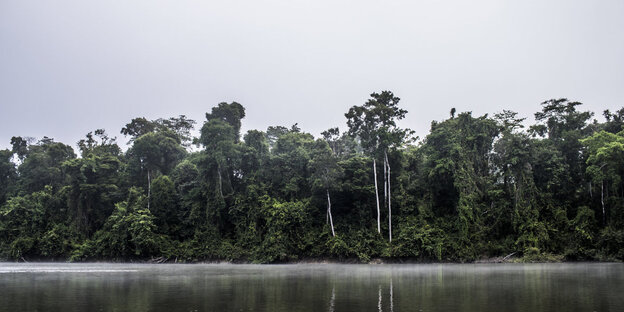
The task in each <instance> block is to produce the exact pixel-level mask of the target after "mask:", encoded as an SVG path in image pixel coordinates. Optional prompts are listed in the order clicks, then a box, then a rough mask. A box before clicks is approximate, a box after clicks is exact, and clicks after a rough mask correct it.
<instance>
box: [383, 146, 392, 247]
mask: <svg viewBox="0 0 624 312" xmlns="http://www.w3.org/2000/svg"><path fill="white" fill-rule="evenodd" d="M384 156H385V162H386V166H387V167H388V237H389V240H390V241H392V196H391V188H390V162H389V161H388V153H387V152H384Z"/></svg>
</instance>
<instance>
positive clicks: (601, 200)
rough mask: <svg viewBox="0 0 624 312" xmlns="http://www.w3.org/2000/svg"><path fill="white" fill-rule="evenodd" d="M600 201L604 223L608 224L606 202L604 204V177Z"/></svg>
mask: <svg viewBox="0 0 624 312" xmlns="http://www.w3.org/2000/svg"><path fill="white" fill-rule="evenodd" d="M600 203H601V204H602V225H605V224H606V220H607V218H606V216H605V204H604V179H603V180H602V181H600Z"/></svg>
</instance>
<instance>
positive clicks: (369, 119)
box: [345, 91, 411, 241]
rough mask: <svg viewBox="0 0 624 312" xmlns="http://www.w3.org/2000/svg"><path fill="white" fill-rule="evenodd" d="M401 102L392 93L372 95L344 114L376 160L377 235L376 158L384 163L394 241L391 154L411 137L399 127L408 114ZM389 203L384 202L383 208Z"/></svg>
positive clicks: (365, 148)
mask: <svg viewBox="0 0 624 312" xmlns="http://www.w3.org/2000/svg"><path fill="white" fill-rule="evenodd" d="M399 101H400V99H399V98H398V97H396V96H394V94H393V93H392V92H390V91H382V92H381V93H372V94H371V99H369V100H368V101H367V102H366V103H364V105H362V106H353V107H351V108H350V109H349V112H347V113H346V114H345V117H347V125H348V126H349V134H350V135H352V136H354V137H357V138H359V140H360V142H361V144H362V147H363V148H364V150H365V151H366V152H367V153H368V154H369V155H370V156H371V157H372V158H373V176H374V179H375V197H376V202H377V232H379V233H381V213H380V209H379V191H378V187H377V160H376V159H377V158H378V157H381V158H382V159H383V163H384V178H383V180H384V194H385V195H386V198H384V199H387V207H388V236H389V240H390V241H392V198H391V193H392V192H391V188H390V183H389V182H390V178H391V175H390V164H389V161H388V150H389V149H396V148H398V147H400V146H402V144H403V142H405V140H406V139H407V137H408V136H409V135H410V134H411V131H410V130H408V129H401V128H399V127H398V126H397V125H396V121H397V120H401V119H403V118H405V114H407V111H406V110H404V109H401V108H399V106H398V104H399ZM385 203H386V201H385V200H384V204H385Z"/></svg>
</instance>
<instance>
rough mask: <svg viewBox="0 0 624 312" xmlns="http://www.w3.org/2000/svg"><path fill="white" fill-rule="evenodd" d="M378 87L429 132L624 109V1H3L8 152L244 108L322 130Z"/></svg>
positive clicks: (2, 132) (0, 72) (252, 115)
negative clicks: (513, 118)
mask: <svg viewBox="0 0 624 312" xmlns="http://www.w3.org/2000/svg"><path fill="white" fill-rule="evenodd" d="M382 90H391V91H393V92H394V94H395V95H397V96H399V97H400V98H401V102H400V106H402V107H403V108H405V109H407V110H408V114H407V117H406V118H405V119H404V120H403V121H401V123H400V125H401V126H402V127H408V128H411V129H413V130H415V131H416V135H418V136H421V137H424V136H426V134H427V133H428V130H429V128H430V124H431V121H432V120H442V119H445V118H447V117H448V116H449V111H450V109H451V108H453V107H455V108H456V109H457V111H458V112H462V111H472V112H473V114H474V115H481V114H485V113H490V114H492V113H496V112H500V111H502V110H503V109H508V110H513V111H517V112H519V114H520V116H522V117H528V118H529V119H528V120H530V121H532V120H533V114H534V113H535V112H536V111H539V110H540V109H541V108H540V103H541V102H543V101H545V100H548V99H552V98H561V97H565V98H568V99H570V100H575V101H580V102H583V103H584V105H583V106H582V107H581V109H584V110H590V111H594V112H595V113H596V118H598V119H599V120H601V117H602V111H603V110H604V109H610V110H612V111H613V110H616V109H619V108H621V107H623V106H624V1H622V0H614V1H611V0H600V1H589V0H582V1H581V0H550V1H533V0H523V1H501V0H473V1H465V0H456V1H453V0H447V1H439V0H411V1H392V0H384V1H381V0H374V1H373V0H357V1H346V0H332V1H325V0H309V1H308V0H273V1H264V0H252V1H240V0H228V1H209V0H204V1H192V0H175V1H155V0H145V1H138V0H137V1H115V0H112V1H111V0H107V1H100V0H89V1H84V0H74V1H69V0H49V1H34V0H33V1H24V0H0V148H7V147H9V146H10V144H9V141H10V138H11V137H12V136H29V137H35V138H41V137H43V136H48V137H52V138H54V139H55V140H57V141H61V142H64V143H66V144H70V145H72V146H74V147H75V143H76V142H77V141H78V140H80V139H81V138H83V137H84V135H85V134H86V133H87V132H89V131H93V130H95V129H98V128H104V129H106V130H107V132H108V133H109V134H110V135H112V136H117V137H118V138H119V140H120V142H122V143H123V142H125V139H124V138H123V135H121V134H120V133H119V131H120V129H121V128H122V127H123V126H124V125H125V124H126V123H128V122H129V121H130V120H131V119H132V118H134V117H146V118H148V119H157V118H161V117H163V118H168V117H172V116H177V115H181V114H184V115H186V116H187V117H189V118H191V119H195V120H196V121H197V122H198V124H199V125H201V124H202V123H203V121H204V120H205V115H204V114H205V112H208V111H210V109H211V107H213V106H215V105H217V104H218V103H219V102H232V101H236V102H239V103H241V104H242V105H243V106H244V107H245V108H246V113H247V117H245V119H244V120H243V131H246V130H250V129H260V130H264V129H266V128H267V126H270V125H284V126H290V125H292V124H294V123H298V124H299V126H300V127H301V128H302V129H303V130H304V131H307V132H310V133H312V134H314V135H318V134H319V133H320V132H321V131H323V130H325V129H327V128H330V127H334V126H339V127H340V128H341V129H342V130H346V119H345V117H344V113H346V112H347V111H348V109H349V108H350V107H351V106H353V105H361V104H363V103H364V102H365V101H366V100H367V99H368V98H369V95H370V93H372V92H380V91H382Z"/></svg>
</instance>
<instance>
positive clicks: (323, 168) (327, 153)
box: [310, 140, 342, 236]
mask: <svg viewBox="0 0 624 312" xmlns="http://www.w3.org/2000/svg"><path fill="white" fill-rule="evenodd" d="M310 167H311V168H312V181H313V182H312V186H313V187H315V188H319V189H322V190H324V191H325V193H326V194H327V218H328V221H329V224H330V226H331V231H332V235H333V236H336V232H335V231H334V220H333V217H332V212H331V198H330V195H329V190H330V189H331V188H335V186H336V184H337V180H338V179H339V178H340V177H341V176H342V168H340V166H338V161H337V159H336V157H335V155H334V154H333V152H332V150H331V149H330V148H329V145H328V144H327V142H326V141H323V140H317V141H316V142H315V149H314V153H313V156H312V160H311V161H310Z"/></svg>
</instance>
